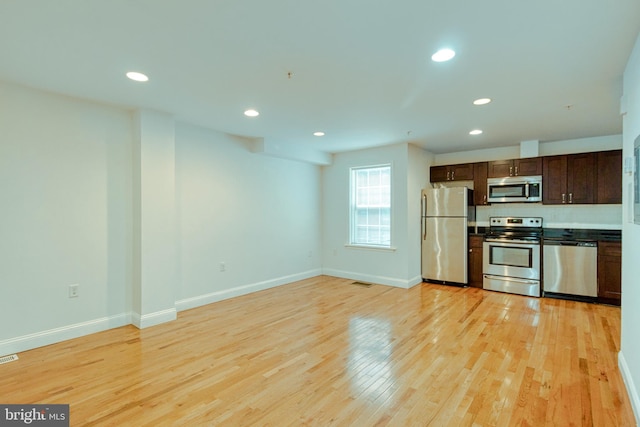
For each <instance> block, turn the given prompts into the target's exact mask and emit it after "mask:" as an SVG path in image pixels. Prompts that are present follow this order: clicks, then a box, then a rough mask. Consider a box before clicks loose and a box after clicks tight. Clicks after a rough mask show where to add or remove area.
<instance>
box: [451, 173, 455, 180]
mask: <svg viewBox="0 0 640 427" xmlns="http://www.w3.org/2000/svg"><path fill="white" fill-rule="evenodd" d="M455 180H456V171H451V181H455Z"/></svg>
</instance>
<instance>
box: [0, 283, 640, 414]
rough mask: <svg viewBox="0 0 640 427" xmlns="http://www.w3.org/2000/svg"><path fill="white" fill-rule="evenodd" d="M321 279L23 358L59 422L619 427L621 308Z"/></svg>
mask: <svg viewBox="0 0 640 427" xmlns="http://www.w3.org/2000/svg"><path fill="white" fill-rule="evenodd" d="M351 283H352V281H350V280H344V279H336V278H332V277H327V276H320V277H316V278H313V279H308V280H303V281H300V282H295V283H292V284H289V285H285V286H281V287H278V288H274V289H270V290H266V291H262V292H258V293H254V294H251V295H246V296H243V297H238V298H234V299H232V300H226V301H222V302H219V303H215V304H210V305H207V306H204V307H199V308H196V309H193V310H189V311H185V312H181V313H179V315H178V320H176V321H174V322H170V323H166V324H162V325H159V326H155V327H152V328H148V329H144V330H138V329H136V328H135V327H133V326H127V327H122V328H118V329H113V330H109V331H105V332H101V333H97V334H93V335H91V336H87V337H83V338H79V339H75V340H70V341H66V342H62V343H58V344H54V345H50V346H47V347H43V348H39V349H35V350H31V351H27V352H24V353H21V354H20V355H19V356H20V360H18V361H16V362H11V363H8V364H5V365H0V403H68V404H70V405H71V406H70V407H71V425H74V426H75V425H127V426H130V425H131V426H141V425H150V426H163V425H176V426H187V425H188V426H202V425H225V426H243V425H247V426H253V425H260V426H263V425H264V426H287V425H317V426H325V425H340V426H378V425H389V426H428V425H431V426H515V425H518V426H520V425H522V426H545V425H557V426H572V425H576V426H581V425H582V426H591V425H594V426H632V425H635V422H634V418H633V413H632V411H631V406H630V403H629V400H628V398H627V395H626V392H625V388H624V385H623V383H622V379H621V376H620V373H619V371H618V369H617V352H618V350H619V348H620V309H619V308H617V307H610V306H604V305H595V304H586V303H579V302H571V301H561V300H554V299H536V298H528V297H521V296H516V295H508V294H501V293H495V292H488V291H483V290H480V289H474V288H464V289H463V288H455V287H447V286H441V285H433V284H426V283H423V284H421V285H418V286H415V287H414V288H412V289H409V290H404V289H397V288H391V287H386V286H381V285H374V286H371V287H363V286H358V285H353V284H351Z"/></svg>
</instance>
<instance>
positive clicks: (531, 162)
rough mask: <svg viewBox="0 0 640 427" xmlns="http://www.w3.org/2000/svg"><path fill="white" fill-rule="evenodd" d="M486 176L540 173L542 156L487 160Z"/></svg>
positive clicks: (501, 176)
mask: <svg viewBox="0 0 640 427" xmlns="http://www.w3.org/2000/svg"><path fill="white" fill-rule="evenodd" d="M488 169H489V170H488V175H487V176H488V177H489V178H503V177H505V176H532V175H541V174H542V157H529V158H526V159H512V160H494V161H491V162H488Z"/></svg>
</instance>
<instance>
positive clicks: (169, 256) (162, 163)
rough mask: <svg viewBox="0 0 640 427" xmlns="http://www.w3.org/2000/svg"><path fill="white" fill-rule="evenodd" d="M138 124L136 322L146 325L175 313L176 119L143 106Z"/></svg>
mask: <svg viewBox="0 0 640 427" xmlns="http://www.w3.org/2000/svg"><path fill="white" fill-rule="evenodd" d="M134 128H135V129H136V135H135V138H134V144H133V151H134V152H133V210H134V212H133V236H134V238H133V240H134V241H133V276H134V277H133V295H132V312H133V313H132V323H133V324H134V325H136V326H137V327H138V328H145V327H148V326H153V325H157V324H160V323H164V322H169V321H171V320H175V319H176V317H177V316H176V307H175V284H176V280H177V273H176V272H177V268H176V243H177V233H176V204H175V123H174V120H173V117H171V116H170V115H167V114H164V113H159V112H155V111H148V110H142V111H137V112H136V113H135V117H134Z"/></svg>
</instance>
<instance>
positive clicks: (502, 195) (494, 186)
mask: <svg viewBox="0 0 640 427" xmlns="http://www.w3.org/2000/svg"><path fill="white" fill-rule="evenodd" d="M487 201H488V202H489V203H507V202H541V201H542V176H539V175H536V176H508V177H505V178H489V179H487Z"/></svg>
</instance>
